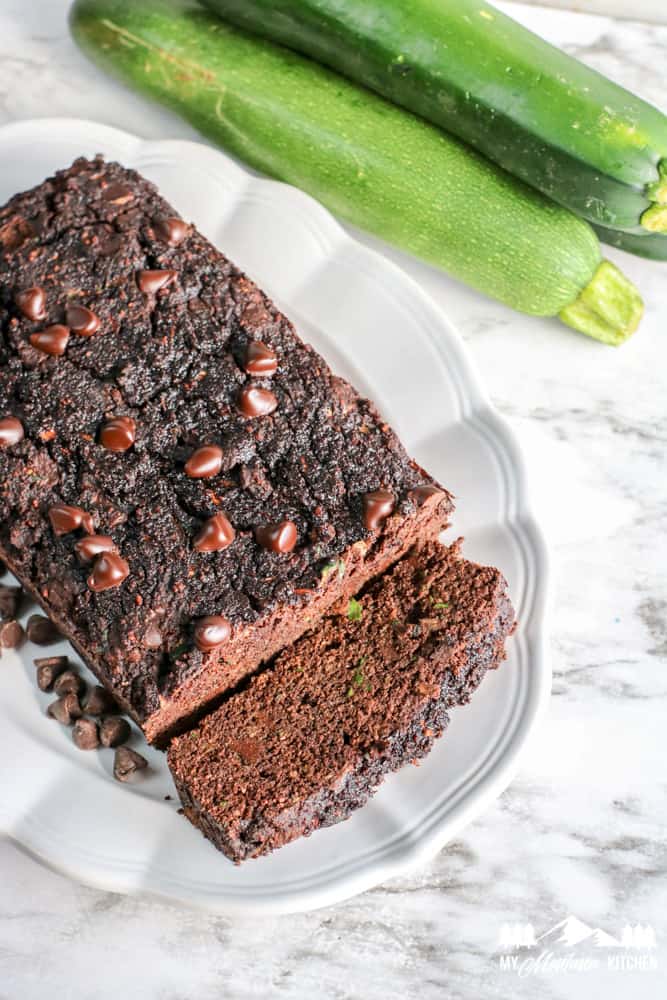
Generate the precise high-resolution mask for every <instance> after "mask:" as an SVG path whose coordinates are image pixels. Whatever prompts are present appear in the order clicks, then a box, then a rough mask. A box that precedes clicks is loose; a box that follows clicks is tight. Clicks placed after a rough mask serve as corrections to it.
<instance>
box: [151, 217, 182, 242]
mask: <svg viewBox="0 0 667 1000" xmlns="http://www.w3.org/2000/svg"><path fill="white" fill-rule="evenodd" d="M189 228H190V227H189V226H188V225H187V223H186V222H183V220H182V219H177V218H176V217H175V216H169V217H167V216H164V215H161V216H158V217H157V218H155V219H153V230H154V232H155V235H156V236H157V238H158V239H160V240H162V241H163V242H164V243H168V244H169V246H170V247H177V246H178V244H179V243H182V242H183V240H184V239H185V237H186V236H187V235H188V229H189Z"/></svg>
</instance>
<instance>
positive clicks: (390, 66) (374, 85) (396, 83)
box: [204, 0, 667, 232]
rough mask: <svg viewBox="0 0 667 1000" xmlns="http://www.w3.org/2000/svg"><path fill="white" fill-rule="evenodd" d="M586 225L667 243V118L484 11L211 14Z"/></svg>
mask: <svg viewBox="0 0 667 1000" xmlns="http://www.w3.org/2000/svg"><path fill="white" fill-rule="evenodd" d="M204 2H205V3H206V4H207V6H209V7H210V8H211V9H212V10H215V11H216V12H218V13H219V14H221V15H222V16H223V17H225V18H226V19H228V20H230V21H232V22H233V23H235V24H238V25H240V26H241V27H243V28H248V29H250V30H251V31H255V32H257V33H258V34H261V35H263V36H265V37H266V38H270V39H272V40H273V41H277V42H281V43H283V44H284V45H288V46H289V47H290V48H293V49H296V50H297V51H300V52H303V53H305V54H306V55H309V56H312V57H313V58H314V59H317V60H319V61H320V62H322V63H324V64H326V65H328V66H331V67H332V68H333V69H335V70H338V71H340V72H342V73H344V74H345V75H346V76H348V77H350V78H351V79H353V80H356V81H357V82H358V83H362V84H365V85H366V86H367V87H370V88H371V89H372V90H375V91H377V92H378V93H380V94H382V95H383V96H384V97H386V98H388V99H389V100H391V101H393V102H394V103H395V104H399V105H401V106H402V107H405V108H407V109H408V110H409V111H413V112H415V113H416V114H418V115H421V116H422V117H423V118H425V119H426V120H427V121H430V122H432V123H433V124H434V125H439V126H440V127H441V128H444V129H447V131H449V132H451V133H452V134H453V135H456V136H458V137H459V138H460V139H463V140H464V142H467V143H468V144H469V145H471V146H473V147H474V148H475V149H478V150H479V151H480V152H481V153H483V154H484V155H485V156H488V157H489V159H491V160H494V161H495V162H496V163H498V164H500V166H501V167H504V168H505V170H508V171H509V172H510V173H512V174H514V176H515V177H520V178H521V179H522V180H523V181H525V182H526V183H527V184H531V185H532V186H533V187H536V188H537V189H538V190H540V191H542V192H543V193H544V194H546V195H548V197H550V198H553V199H554V201H557V202H559V203H560V204H561V205H564V206H565V207H566V208H569V209H571V211H573V212H576V213H577V215H581V216H582V217H583V218H585V219H588V220H590V221H591V222H594V223H597V224H598V225H603V226H609V227H611V228H614V229H627V230H628V231H630V232H642V231H643V229H644V228H645V229H648V230H650V231H652V232H667V117H666V116H665V115H663V114H661V113H660V112H659V111H658V110H657V109H656V108H654V107H652V106H651V105H650V104H647V103H646V102H645V101H642V100H640V99H639V98H638V97H635V96H634V95H633V94H631V93H629V92H628V91H627V90H624V89H623V88H622V87H619V86H617V85H616V84H614V83H612V82H611V81H610V80H607V79H605V77H603V76H601V75H600V74H599V73H596V72H594V71H593V70H591V69H588V68H587V67H586V66H584V65H583V64H582V63H580V62H578V61H577V60H576V59H573V58H572V57H571V56H568V55H566V54H565V53H564V52H560V51H559V50H558V49H556V48H554V47H553V46H552V45H549V44H548V43H547V42H545V41H543V40H542V39H541V38H538V37H537V35H534V34H532V32H530V31H528V30H527V29H525V28H523V27H522V26H521V25H519V24H517V23H516V22H515V21H513V20H511V18H509V17H506V16H505V15H504V14H501V13H500V11H498V10H496V8H495V7H492V6H490V5H489V4H487V3H485V2H483V0H204Z"/></svg>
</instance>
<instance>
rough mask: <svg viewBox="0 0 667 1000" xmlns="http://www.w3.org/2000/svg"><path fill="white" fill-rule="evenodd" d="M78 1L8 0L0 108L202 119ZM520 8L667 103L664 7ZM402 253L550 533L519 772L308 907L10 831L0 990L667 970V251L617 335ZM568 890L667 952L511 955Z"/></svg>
mask: <svg viewBox="0 0 667 1000" xmlns="http://www.w3.org/2000/svg"><path fill="white" fill-rule="evenodd" d="M66 8H67V3H66V0H31V2H30V3H26V2H25V0H2V3H1V4H0V122H4V121H11V120H13V119H16V118H25V117H32V116H40V115H72V116H81V117H90V118H95V119H98V120H100V121H104V122H107V123H109V124H114V125H119V126H121V127H124V128H127V129H130V130H134V131H136V132H138V133H140V134H142V135H145V136H155V137H157V136H161V137H162V136H164V137H166V136H174V137H176V136H181V137H193V133H192V131H191V130H190V129H189V128H188V127H186V126H185V125H183V124H182V123H180V122H179V121H178V120H177V119H175V118H173V117H172V116H170V115H167V114H165V113H162V112H160V111H158V110H156V109H154V108H152V107H149V106H148V105H146V104H144V102H143V101H141V100H140V99H138V98H135V97H133V96H132V95H130V94H129V93H127V92H126V91H124V90H123V89H121V88H120V87H117V86H115V85H114V84H112V83H110V82H108V81H106V80H105V79H104V78H102V77H101V76H100V75H98V74H97V72H95V71H94V70H93V69H91V68H90V67H89V66H88V65H87V64H86V63H85V62H84V60H83V59H82V58H81V57H80V56H79V55H78V53H77V52H76V50H75V49H74V47H73V45H72V44H71V42H70V41H69V39H68V36H67V29H66V24H65V11H66ZM508 9H509V8H508ZM512 11H513V13H514V14H515V16H520V17H521V18H522V19H524V20H525V21H526V23H529V24H530V25H531V26H532V27H534V28H535V29H536V30H539V31H541V32H542V33H543V34H545V35H546V36H548V37H549V38H550V39H551V40H553V41H555V42H557V43H559V44H562V45H564V46H566V47H567V48H568V49H569V50H570V51H572V52H575V53H576V54H578V55H579V56H580V57H581V58H583V59H585V60H586V61H588V62H589V63H590V64H591V65H593V66H595V67H596V68H598V69H600V70H602V71H603V72H605V73H607V74H609V75H610V76H613V77H614V78H616V79H617V80H619V81H620V82H622V83H624V84H625V85H627V86H629V87H631V88H632V89H634V90H636V91H639V92H640V93H642V94H643V95H644V96H645V97H647V98H648V99H650V100H653V101H654V102H655V103H657V104H662V106H663V107H664V109H665V110H667V103H666V99H665V88H664V84H665V79H666V78H667V28H665V29H663V28H655V27H653V28H649V27H647V26H646V25H643V26H642V25H639V24H635V23H632V22H620V21H618V22H616V21H613V20H611V19H603V18H598V17H592V16H584V15H572V14H568V13H565V12H562V11H545V10H540V11H537V10H535V9H529V8H522V7H515V6H513V7H512ZM0 155H2V152H1V150H0ZM390 256H393V257H394V258H395V259H397V260H399V261H400V262H401V263H402V264H403V266H405V267H406V268H407V269H408V270H409V271H410V272H411V273H412V274H413V275H414V276H415V277H417V278H418V280H420V281H421V282H422V283H423V284H424V286H425V287H427V288H428V290H429V291H430V292H431V293H432V294H433V295H434V296H435V297H436V299H437V300H438V301H440V302H441V303H442V305H443V307H444V308H446V309H447V310H448V311H449V313H450V315H451V316H452V318H453V319H454V321H455V322H456V323H457V324H458V326H459V329H460V330H461V333H462V334H463V336H464V338H465V339H466V341H467V343H468V346H469V348H470V350H471V351H472V353H473V355H474V357H475V360H476V362H477V364H478V366H479V368H480V369H481V372H482V374H483V376H484V378H485V380H486V383H487V386H488V388H489V390H490V392H491V395H492V397H493V399H494V401H495V402H496V404H497V405H498V407H499V408H500V409H501V411H502V412H503V413H505V414H506V415H507V417H508V418H509V419H510V420H511V421H512V422H513V424H514V426H515V427H516V429H517V430H518V431H519V432H520V434H521V435H522V437H523V440H524V443H525V445H526V448H527V450H528V454H529V458H530V461H531V464H532V469H533V485H534V491H535V494H536V498H537V500H538V502H539V506H540V509H541V511H542V515H543V518H544V521H545V525H546V527H547V530H548V533H549V536H550V540H551V544H552V547H553V553H554V563H555V570H556V573H555V576H556V580H555V582H556V594H555V607H554V636H553V665H554V672H555V681H554V695H553V699H552V702H551V707H550V710H549V713H548V717H547V719H546V722H545V724H544V725H543V727H542V729H541V731H540V733H539V734H538V736H537V738H536V739H535V740H534V743H533V745H532V747H531V750H530V752H529V753H528V754H527V755H526V758H525V760H524V764H523V768H522V770H521V773H520V775H519V777H518V778H517V779H516V780H515V782H514V783H513V785H512V786H511V787H510V789H509V790H508V791H507V792H506V793H505V794H504V795H503V796H502V797H501V798H500V799H499V800H498V802H497V803H496V804H495V805H494V806H493V807H492V808H491V809H489V810H488V812H487V813H486V814H485V815H484V816H483V817H482V818H481V819H479V820H478V821H477V822H475V823H474V824H473V825H472V826H471V827H469V828H468V829H467V830H466V832H465V833H464V835H462V836H461V837H460V838H459V839H458V840H457V841H456V842H455V843H452V844H450V845H449V847H448V848H447V849H445V850H444V851H443V852H442V853H441V854H440V856H439V857H438V858H437V859H436V860H435V861H433V862H432V864H430V865H429V866H428V867H426V868H425V869H423V870H422V871H419V872H418V873H416V874H413V875H410V876H406V877H404V878H402V879H398V880H395V881H393V882H391V883H389V884H387V885H384V886H381V887H379V888H377V889H375V890H374V891H372V892H368V893H366V894H365V895H364V896H361V897H359V898H357V899H355V900H352V901H350V902H349V903H346V904H344V905H341V906H338V907H336V908H333V909H330V910H324V911H320V912H317V913H312V914H307V915H303V916H298V917H287V918H273V919H270V920H265V921H261V920H254V921H252V922H247V921H239V920H238V919H235V920H229V919H225V918H220V917H209V916H206V915H202V914H199V913H193V912H189V911H187V910H181V909H178V908H174V907H171V906H166V905H163V904H162V903H158V902H155V901H152V900H150V899H141V898H124V897H120V896H115V895H112V894H108V893H102V892H98V891H95V890H92V889H88V888H85V887H83V886H80V885H76V884H73V883H71V882H68V881H67V880H66V879H64V878H62V877H60V876H59V875H56V874H53V873H51V872H49V871H46V870H45V869H43V868H42V867H40V866H39V865H37V864H36V863H35V862H34V861H33V860H31V859H30V858H28V857H26V856H24V855H23V854H22V853H21V852H20V851H19V850H17V848H16V847H14V846H12V845H11V844H8V843H3V842H0V1000H19V998H20V1000H33V998H34V1000H39V998H42V997H44V996H49V997H50V998H51V1000H60V998H67V1000H69V998H74V1000H102V998H104V1000H106V998H111V997H115V996H129V997H132V998H134V997H140V998H142V1000H144V998H148V1000H152V998H155V1000H184V998H190V997H192V998H194V997H197V998H198V1000H214V998H216V1000H218V998H223V997H224V998H239V1000H245V998H250V997H262V998H263V997H268V996H273V995H275V996H280V997H289V998H304V1000H305V998H309V997H312V996H313V995H314V994H320V995H322V996H326V997H335V998H357V997H358V998H364V1000H375V998H377V1000H380V998H383V1000H387V998H391V1000H393V998H402V997H408V996H409V997H412V996H415V997H420V998H423V1000H427V998H428V1000H430V998H435V997H451V998H465V1000H473V998H474V1000H486V998H489V1000H490V998H500V997H506V996H510V995H511V996H514V997H518V998H533V997H540V998H544V1000H549V998H568V1000H569V998H571V997H572V998H574V997H577V998H578V997H595V996H602V995H603V991H604V995H605V996H606V997H608V998H611V1000H617V998H618V1000H621V998H623V1000H625V998H626V997H629V996H633V995H637V996H641V997H642V998H646V1000H658V998H659V997H663V996H665V994H666V993H667V884H666V878H665V872H666V867H667V865H666V861H667V847H666V846H665V844H666V838H665V827H666V823H665V821H666V820H667V795H666V791H667V788H666V786H667V773H666V767H665V760H666V754H665V739H664V732H665V709H666V705H667V674H666V670H665V666H666V664H665V661H666V659H667V573H666V570H665V564H666V562H667V559H666V557H667V543H666V542H665V537H666V528H667V523H666V522H667V490H666V486H667V462H666V458H667V456H666V448H665V441H666V439H667V419H666V417H665V400H666V399H667V320H666V315H667V265H662V266H660V265H657V264H649V263H646V262H643V261H639V260H636V259H633V258H630V257H622V256H621V255H616V256H615V258H614V259H616V260H618V261H621V260H622V263H623V267H624V269H625V270H626V271H627V272H628V273H629V274H630V275H631V276H632V277H633V278H634V279H635V280H636V282H637V283H638V284H639V285H640V287H641V289H642V292H643V294H644V297H645V301H646V306H647V315H646V319H645V322H644V324H643V327H642V329H641V331H640V333H639V334H638V335H637V337H636V338H635V339H634V340H633V341H632V342H630V343H629V344H628V345H626V346H625V347H624V348H622V349H621V350H618V351H613V350H610V349H606V348H603V347H600V346H598V345H597V344H595V343H594V342H593V341H589V340H587V339H586V338H583V337H580V336H578V335H576V334H574V333H570V332H568V331H567V330H565V329H564V328H562V327H559V326H558V325H557V324H556V323H552V322H547V321H539V320H530V319H527V318H522V317H518V316H516V315H514V314H512V313H511V312H510V311H509V310H506V309H504V308H502V307H500V306H498V305H495V304H492V303H490V302H487V301H484V300H483V299H481V298H480V297H479V296H477V295H475V294H473V293H472V292H465V291H461V290H460V289H458V288H457V289H456V292H455V293H453V288H454V286H453V283H451V282H450V281H449V280H448V279H447V278H445V277H443V276H441V275H439V274H436V273H435V272H434V271H432V270H430V269H428V268H426V267H423V266H422V265H420V264H418V263H416V262H414V261H410V260H408V259H407V258H404V257H402V256H401V255H399V254H395V253H392V252H390ZM610 256H614V255H612V254H610ZM569 913H574V914H576V916H577V917H579V918H580V919H581V920H584V921H587V922H588V923H589V924H591V925H595V926H601V927H602V928H604V929H605V930H607V931H609V932H612V933H617V932H619V931H620V929H621V927H622V926H623V925H624V924H625V923H626V922H628V921H629V922H631V923H633V924H634V923H637V922H639V923H642V924H651V925H652V927H653V928H654V930H655V933H656V935H657V939H658V948H657V949H656V950H655V951H654V952H652V953H651V955H652V959H653V960H654V964H655V963H657V969H656V970H653V971H651V970H648V971H646V970H645V971H626V972H619V971H613V970H606V969H604V968H598V969H594V970H592V971H588V972H584V971H569V972H551V973H547V972H543V973H536V974H530V975H526V976H523V977H519V976H517V975H516V974H514V973H511V972H507V971H504V970H502V969H501V968H499V963H498V952H497V950H496V946H497V939H498V934H499V931H500V928H501V925H502V924H503V923H516V922H521V923H527V922H530V923H532V924H533V925H534V927H535V929H536V932H537V933H541V932H542V931H543V930H546V929H547V928H549V927H551V926H552V925H553V924H554V923H556V922H557V921H559V920H561V919H562V918H564V917H565V916H567V914H569Z"/></svg>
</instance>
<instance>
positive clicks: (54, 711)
mask: <svg viewBox="0 0 667 1000" xmlns="http://www.w3.org/2000/svg"><path fill="white" fill-rule="evenodd" d="M46 714H47V715H50V716H51V718H52V719H55V720H56V722H60V723H62V725H63V726H69V725H70V724H71V723H72V722H73V721H74V720H75V719H80V718H81V716H82V715H83V712H82V711H81V705H79V699H78V698H77V696H76V695H75V694H72V693H69V694H66V695H63V697H62V698H58V701H54V702H52V703H51V704H50V705H49V707H48V708H47V710H46Z"/></svg>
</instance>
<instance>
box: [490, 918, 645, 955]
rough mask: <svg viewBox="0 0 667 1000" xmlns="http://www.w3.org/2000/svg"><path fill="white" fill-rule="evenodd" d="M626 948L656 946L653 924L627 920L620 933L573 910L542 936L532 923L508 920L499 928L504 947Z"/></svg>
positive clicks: (508, 948) (515, 948) (511, 948)
mask: <svg viewBox="0 0 667 1000" xmlns="http://www.w3.org/2000/svg"><path fill="white" fill-rule="evenodd" d="M578 945H582V946H584V947H585V948H623V949H626V950H627V949H634V950H641V951H647V950H650V949H653V948H655V947H656V937H655V931H654V930H653V928H652V927H651V926H650V924H645V925H644V924H635V925H634V926H631V925H630V924H626V925H625V927H624V928H623V931H622V933H621V935H620V936H619V937H614V935H613V934H609V933H608V932H607V931H604V930H602V928H601V927H591V926H590V925H589V924H587V923H584V921H583V920H580V919H579V917H575V916H574V915H573V914H570V915H569V916H567V917H565V919H564V920H560V921H559V922H558V923H557V924H554V926H553V927H550V928H549V930H547V931H544V933H543V934H540V935H539V937H538V936H537V935H536V934H535V928H534V927H533V925H532V924H529V923H505V924H503V925H502V927H501V928H500V934H499V938H498V947H499V949H500V950H502V951H512V950H517V949H524V948H525V949H529V948H540V949H542V950H544V949H550V948H554V947H557V948H565V949H573V948H574V949H576V948H577V946H578Z"/></svg>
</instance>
